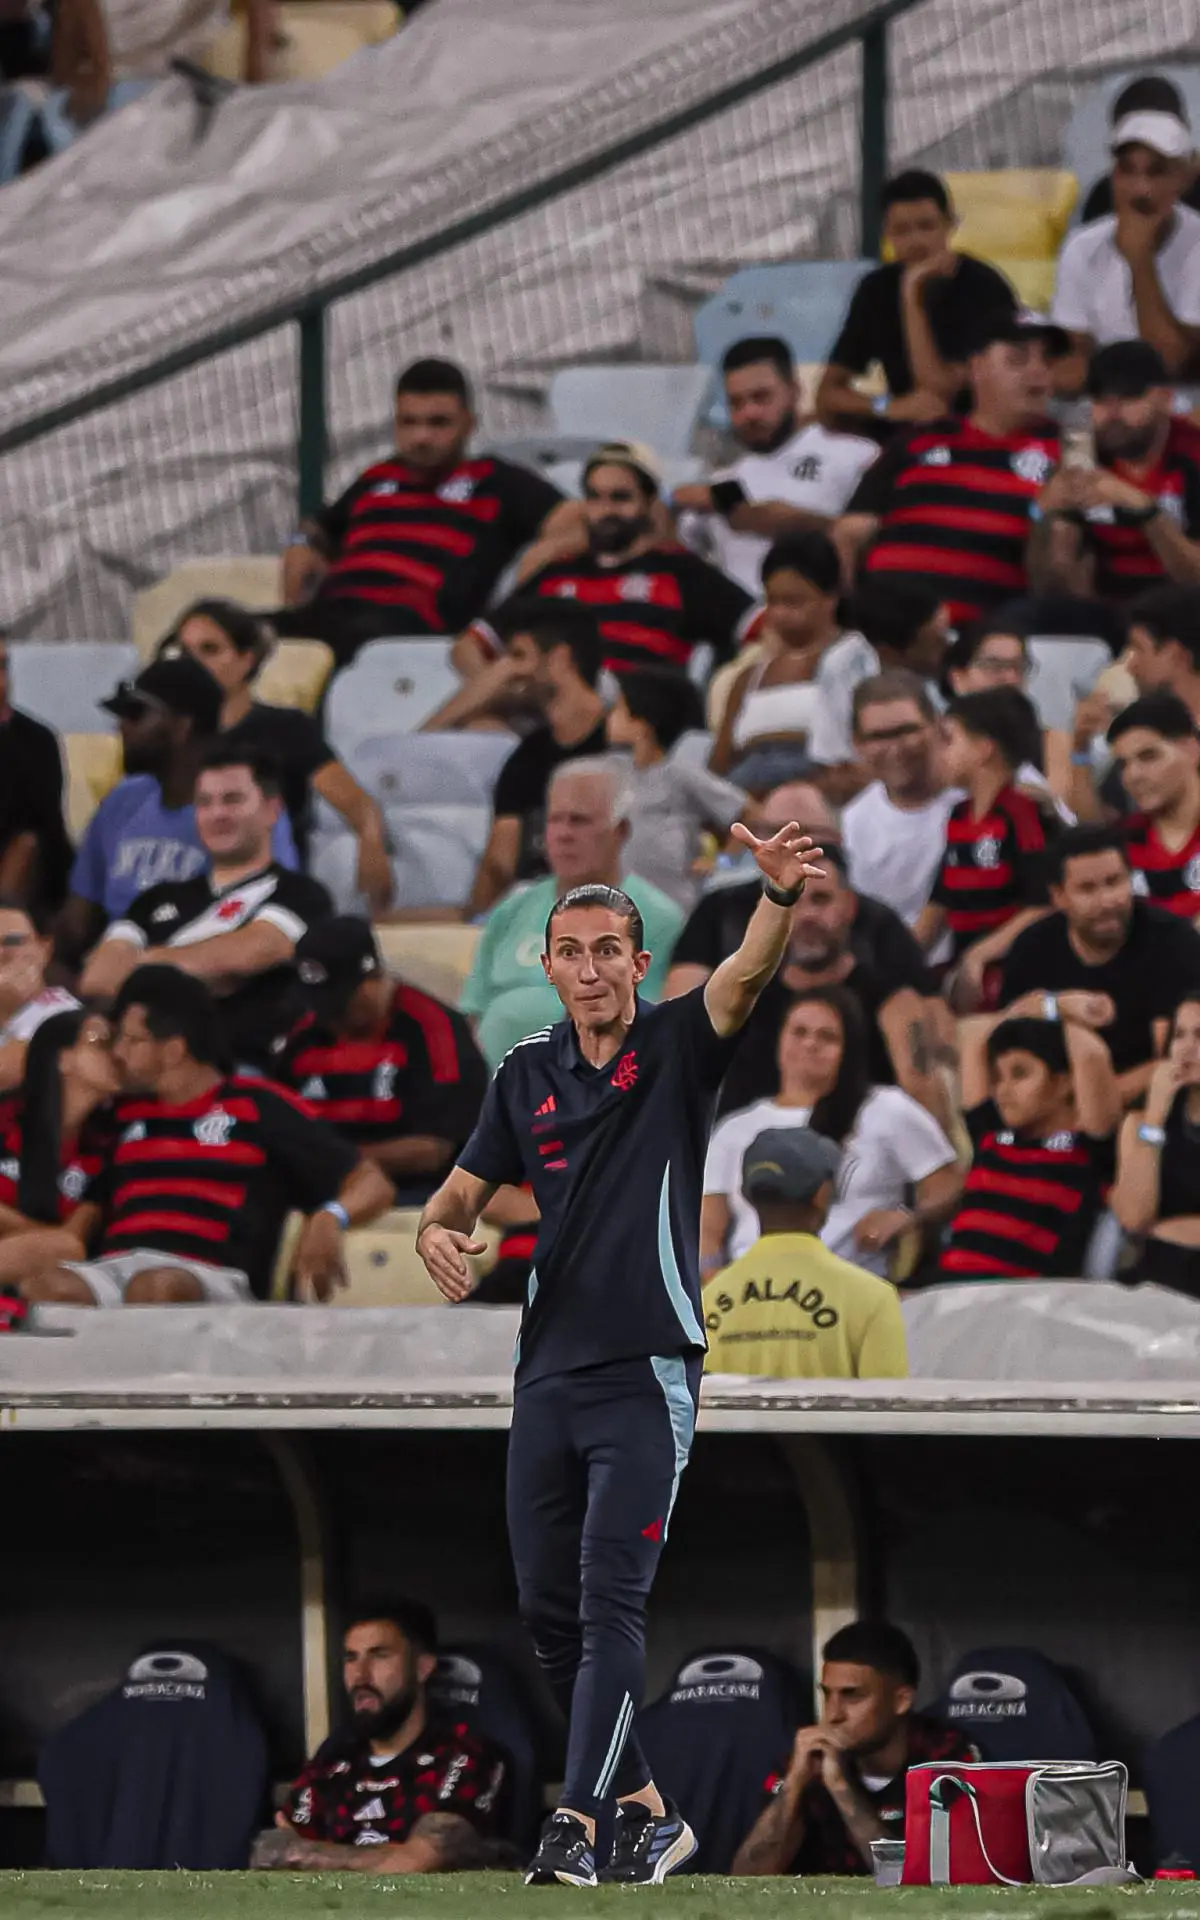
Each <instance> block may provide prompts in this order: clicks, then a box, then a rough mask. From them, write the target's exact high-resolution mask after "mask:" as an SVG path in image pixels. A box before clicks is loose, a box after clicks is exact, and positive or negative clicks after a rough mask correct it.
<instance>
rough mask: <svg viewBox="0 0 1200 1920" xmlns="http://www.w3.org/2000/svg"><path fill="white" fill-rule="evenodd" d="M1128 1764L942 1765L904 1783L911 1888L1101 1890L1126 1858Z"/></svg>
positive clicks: (1119, 1874) (1123, 1874) (906, 1878)
mask: <svg viewBox="0 0 1200 1920" xmlns="http://www.w3.org/2000/svg"><path fill="white" fill-rule="evenodd" d="M1127 1784H1128V1783H1127V1775H1126V1772H1125V1768H1124V1767H1123V1766H1122V1765H1121V1764H1120V1762H1119V1761H1116V1760H1109V1761H1105V1762H1104V1763H1103V1764H1101V1765H1093V1764H1092V1763H1091V1762H1086V1761H1074V1760H1022V1761H1007V1760H1006V1761H992V1762H988V1761H975V1762H972V1761H966V1762H962V1763H958V1762H949V1763H947V1762H941V1763H934V1764H925V1765H922V1766H916V1767H910V1768H909V1770H908V1775H907V1779H906V1781H905V1822H904V1872H903V1876H902V1884H903V1885H905V1886H909V1887H914V1886H916V1887H929V1886H934V1887H950V1886H955V1887H962V1886H976V1887H977V1886H994V1885H996V1884H997V1883H999V1884H1000V1885H1001V1886H1008V1887H1016V1886H1026V1885H1029V1884H1031V1883H1036V1884H1037V1885H1039V1886H1050V1887H1063V1886H1077V1885H1081V1884H1082V1885H1088V1886H1100V1885H1106V1884H1107V1885H1116V1884H1119V1883H1121V1882H1124V1881H1128V1880H1136V1878H1137V1875H1136V1874H1135V1873H1133V1872H1132V1871H1131V1870H1130V1868H1129V1867H1128V1866H1127V1864H1126V1861H1125V1799H1126V1789H1127Z"/></svg>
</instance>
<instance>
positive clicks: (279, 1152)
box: [85, 1074, 358, 1296]
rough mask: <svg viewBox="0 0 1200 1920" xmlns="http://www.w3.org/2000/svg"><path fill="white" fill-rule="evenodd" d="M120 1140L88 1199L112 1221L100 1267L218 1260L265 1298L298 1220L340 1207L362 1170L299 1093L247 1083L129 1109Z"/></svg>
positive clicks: (141, 1100)
mask: <svg viewBox="0 0 1200 1920" xmlns="http://www.w3.org/2000/svg"><path fill="white" fill-rule="evenodd" d="M116 1129H117V1132H116V1140H115V1143H114V1145H113V1147H112V1149H111V1151H110V1152H109V1154H108V1156H107V1157H106V1159H105V1162H104V1164H103V1165H102V1166H101V1167H100V1169H99V1171H98V1172H97V1173H96V1175H95V1177H94V1178H93V1179H92V1180H91V1181H90V1182H89V1184H88V1188H87V1192H86V1195H85V1198H86V1199H87V1200H88V1201H89V1202H92V1203H94V1204H95V1205H97V1206H99V1207H100V1208H101V1209H102V1211H103V1228H102V1233H101V1240H100V1256H101V1257H102V1258H103V1257H104V1256H106V1255H109V1254H118V1253H133V1252H135V1251H141V1250H142V1249H151V1250H153V1251H154V1252H156V1253H165V1254H166V1253H176V1254H180V1255H183V1256H185V1257H186V1258H188V1259H189V1260H208V1261H210V1262H211V1263H212V1264H213V1265H214V1266H218V1267H236V1268H237V1269H238V1270H239V1271H240V1272H242V1273H244V1274H245V1275H246V1276H247V1278H248V1279H249V1281H250V1285H251V1287H252V1288H253V1290H254V1292H255V1293H257V1294H259V1295H260V1296H263V1295H265V1294H266V1291H267V1288H268V1286H269V1283H270V1276H271V1266H272V1262H273V1260H274V1257H275V1250H276V1247H277V1245H278V1241H279V1234H280V1230H281V1228H282V1226H283V1223H284V1220H285V1219H286V1217H287V1215H288V1213H289V1212H291V1210H292V1209H293V1208H296V1209H298V1210H299V1211H300V1212H301V1213H313V1212H315V1211H316V1209H317V1208H318V1207H321V1206H324V1205H325V1203H326V1202H327V1201H329V1200H333V1199H336V1197H337V1193H338V1189H339V1188H340V1187H341V1185H342V1183H343V1181H344V1180H346V1179H347V1177H348V1176H349V1174H350V1173H351V1172H352V1171H353V1169H354V1167H355V1165H356V1164H357V1161H358V1152H357V1149H356V1148H354V1147H353V1146H351V1144H350V1142H349V1141H348V1140H344V1139H343V1138H342V1136H341V1135H340V1134H338V1133H335V1132H334V1131H333V1129H332V1127H328V1126H325V1125H324V1124H323V1123H322V1122H321V1121H320V1120H317V1119H315V1118H314V1116H313V1114H312V1111H311V1109H309V1108H307V1107H305V1106H304V1104H303V1102H301V1101H299V1100H297V1099H296V1097H295V1095H294V1094H291V1093H287V1092H285V1091H284V1089H283V1088H282V1087H276V1086H272V1085H271V1083H270V1082H269V1081H266V1080H257V1079H252V1078H250V1077H249V1076H245V1077H243V1076H241V1075H236V1074H235V1075H234V1076H232V1077H231V1078H230V1079H228V1080H219V1081H217V1083H216V1085H215V1086H213V1087H211V1088H210V1089H209V1091H208V1092H207V1093H205V1094H202V1095H201V1096H200V1098H199V1099H198V1100H191V1101H188V1102H187V1103H186V1104H185V1105H183V1106H176V1107H171V1106H167V1105H165V1104H164V1102H163V1101H161V1100H156V1099H155V1098H154V1097H153V1096H152V1095H147V1096H145V1097H133V1098H130V1099H126V1100H122V1101H120V1102H119V1104H118V1106H117V1112H116Z"/></svg>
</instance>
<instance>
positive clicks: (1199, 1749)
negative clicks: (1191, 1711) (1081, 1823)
mask: <svg viewBox="0 0 1200 1920" xmlns="http://www.w3.org/2000/svg"><path fill="white" fill-rule="evenodd" d="M1142 1774H1143V1778H1144V1780H1145V1782H1146V1808H1147V1811H1148V1813H1149V1815H1150V1830H1151V1833H1152V1835H1153V1837H1154V1862H1155V1865H1156V1866H1160V1867H1161V1866H1165V1865H1166V1864H1167V1863H1168V1862H1171V1863H1172V1864H1177V1865H1182V1864H1184V1863H1185V1862H1186V1864H1187V1865H1188V1866H1190V1867H1193V1868H1195V1870H1196V1871H1197V1872H1200V1795H1198V1794H1197V1792H1196V1781H1197V1779H1198V1778H1200V1715H1197V1716H1196V1718H1195V1719H1193V1720H1185V1721H1184V1722H1183V1724H1182V1726H1178V1727H1172V1728H1171V1731H1170V1732H1169V1733H1164V1734H1163V1736H1162V1738H1161V1739H1159V1740H1155V1741H1154V1742H1153V1744H1152V1745H1151V1746H1149V1747H1147V1749H1146V1754H1145V1758H1144V1761H1143V1765H1142Z"/></svg>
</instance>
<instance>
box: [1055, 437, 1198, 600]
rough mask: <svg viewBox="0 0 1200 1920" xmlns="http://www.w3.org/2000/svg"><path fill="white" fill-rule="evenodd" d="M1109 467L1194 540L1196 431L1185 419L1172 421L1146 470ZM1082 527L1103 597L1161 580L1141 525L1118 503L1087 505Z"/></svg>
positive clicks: (1124, 465) (1124, 596)
mask: <svg viewBox="0 0 1200 1920" xmlns="http://www.w3.org/2000/svg"><path fill="white" fill-rule="evenodd" d="M1106 464H1107V463H1106ZM1111 466H1112V471H1113V472H1114V473H1115V474H1117V475H1118V477H1119V478H1120V479H1122V480H1128V481H1129V483H1130V485H1131V486H1135V487H1137V489H1138V491H1139V492H1140V493H1145V494H1148V495H1149V497H1150V499H1151V500H1154V501H1157V503H1158V506H1159V508H1160V510H1161V511H1162V512H1163V513H1165V514H1166V515H1167V517H1168V518H1169V519H1171V520H1173V521H1174V523H1175V525H1176V526H1177V527H1178V528H1179V530H1180V532H1181V533H1185V534H1186V535H1187V537H1188V539H1189V540H1195V539H1200V429H1198V428H1196V427H1194V426H1193V425H1192V423H1191V421H1190V420H1181V419H1180V418H1179V417H1178V416H1176V417H1175V418H1173V419H1172V421H1171V424H1170V427H1169V428H1168V431H1167V444H1166V446H1165V448H1164V449H1163V454H1162V458H1161V459H1160V460H1159V461H1158V463H1157V465H1156V466H1154V467H1152V468H1151V469H1150V470H1149V472H1146V471H1142V472H1138V471H1137V470H1136V469H1135V468H1133V467H1131V466H1129V465H1128V464H1127V463H1126V462H1125V461H1123V460H1114V461H1112V462H1111ZM1084 525H1085V527H1086V529H1087V539H1088V544H1089V546H1090V547H1091V550H1092V553H1093V555H1094V556H1095V585H1096V592H1097V593H1099V594H1102V595H1103V596H1104V598H1105V599H1114V600H1115V599H1127V598H1128V597H1129V595H1130V594H1133V593H1139V592H1140V591H1141V590H1142V588H1143V587H1153V586H1156V585H1157V584H1158V582H1159V581H1160V580H1162V579H1164V578H1165V569H1164V567H1163V563H1162V561H1161V560H1160V559H1159V557H1158V555H1157V554H1156V553H1155V551H1154V548H1153V547H1152V546H1151V544H1150V542H1149V540H1148V539H1147V537H1146V529H1145V527H1139V526H1131V525H1130V523H1129V520H1128V519H1127V518H1126V517H1124V516H1123V515H1122V513H1121V510H1120V508H1119V507H1109V506H1099V507H1089V508H1088V510H1087V513H1086V514H1085V515H1084Z"/></svg>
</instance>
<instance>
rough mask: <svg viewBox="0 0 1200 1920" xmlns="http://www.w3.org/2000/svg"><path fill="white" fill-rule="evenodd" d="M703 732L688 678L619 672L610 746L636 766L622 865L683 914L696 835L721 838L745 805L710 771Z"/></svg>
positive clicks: (693, 891)
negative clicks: (625, 753)
mask: <svg viewBox="0 0 1200 1920" xmlns="http://www.w3.org/2000/svg"><path fill="white" fill-rule="evenodd" d="M703 729H704V707H703V702H702V701H701V698H700V693H699V691H698V689H697V688H696V687H695V686H693V684H692V682H691V681H690V680H689V679H687V678H686V677H685V675H683V674H681V673H673V672H672V671H671V670H670V669H669V668H667V667H640V668H636V669H634V670H633V671H631V672H629V673H626V674H622V676H621V683H620V692H619V693H618V695H617V700H616V705H615V706H614V707H613V708H612V710H611V712H610V713H609V716H608V743H609V745H610V746H612V747H621V748H626V749H628V751H629V753H630V755H631V757H632V761H633V765H632V768H631V769H630V775H629V777H630V783H631V788H632V801H631V808H630V816H629V839H628V841H627V842H626V846H625V855H624V863H625V868H626V871H627V872H629V873H638V874H640V875H641V877H642V879H643V880H650V881H653V883H654V885H655V886H656V887H661V889H662V891H663V892H664V893H665V894H668V895H669V896H670V898H671V899H672V900H674V901H676V902H677V904H678V905H679V906H681V907H682V908H683V909H684V911H685V913H686V912H688V911H690V909H691V907H692V906H693V905H694V904H695V900H696V895H697V894H698V893H699V891H700V876H699V874H698V873H697V872H696V863H697V861H698V859H699V857H700V836H701V834H702V833H703V832H704V830H705V828H708V829H710V830H711V831H712V832H714V833H716V834H717V836H718V837H719V838H720V839H721V840H724V839H725V838H726V837H727V836H728V833H729V829H730V827H731V826H732V825H733V823H734V821H735V820H738V819H740V818H741V816H742V814H743V812H744V811H745V807H746V795H745V794H744V793H743V791H742V789H741V788H740V787H735V786H733V785H731V783H730V782H729V781H728V780H722V779H721V777H720V775H719V774H715V773H711V772H710V771H709V769H708V766H707V764H706V750H707V746H708V736H707V734H706V733H705V732H704V731H703Z"/></svg>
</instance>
